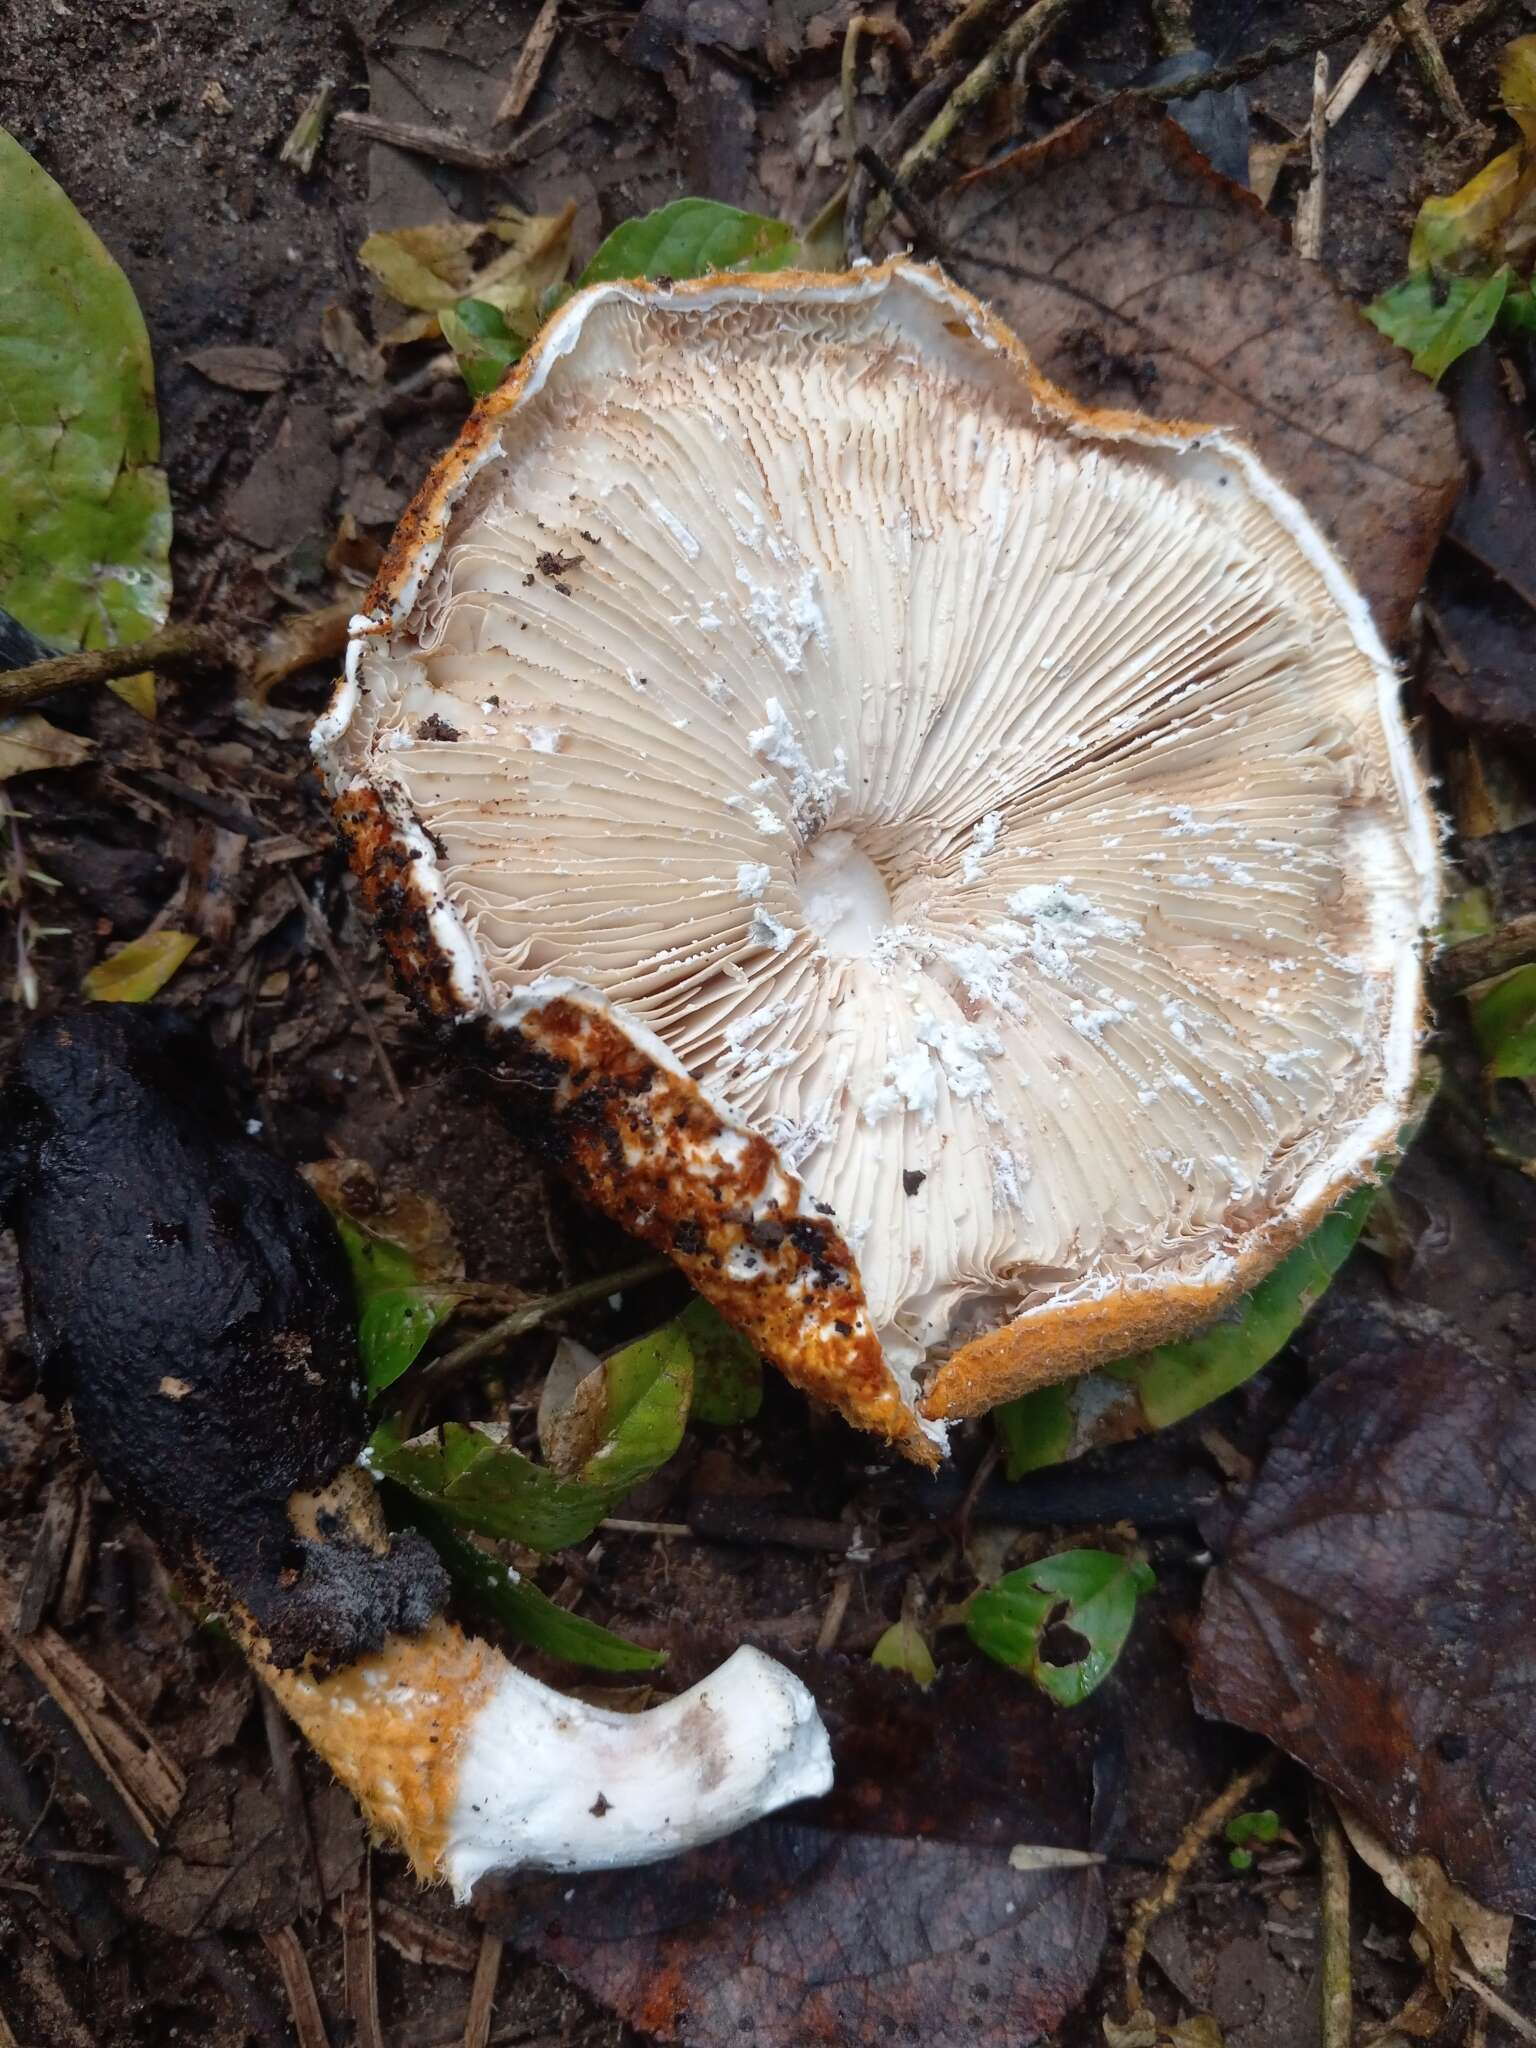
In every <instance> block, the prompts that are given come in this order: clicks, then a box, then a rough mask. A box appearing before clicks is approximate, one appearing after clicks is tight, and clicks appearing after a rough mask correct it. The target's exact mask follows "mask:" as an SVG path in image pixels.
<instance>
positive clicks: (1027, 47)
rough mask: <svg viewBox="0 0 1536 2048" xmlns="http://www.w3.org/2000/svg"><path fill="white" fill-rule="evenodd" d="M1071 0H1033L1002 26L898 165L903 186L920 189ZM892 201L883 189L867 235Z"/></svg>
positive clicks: (874, 230)
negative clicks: (952, 141) (963, 129)
mask: <svg viewBox="0 0 1536 2048" xmlns="http://www.w3.org/2000/svg"><path fill="white" fill-rule="evenodd" d="M1074 4H1075V0H1034V4H1033V6H1030V7H1027V8H1026V9H1025V10H1024V12H1023V13H1022V14H1021V15H1020V16H1019V18H1018V20H1017V21H1014V22H1011V23H1010V24H1009V26H1008V27H1007V28H1005V29H1004V30H1003V32H1002V34H1001V35H1000V36H999V37H998V39H997V41H996V42H995V43H994V44H993V45H992V47H991V49H990V50H988V52H987V54H986V55H985V56H984V57H983V58H982V60H981V62H980V63H979V64H976V65H975V66H973V67H972V69H971V70H970V71H968V72H967V73H966V75H965V77H964V78H963V79H961V81H960V83H959V84H958V85H957V86H956V87H955V89H954V91H953V92H952V93H951V94H950V96H949V98H948V99H947V100H946V101H945V103H944V105H943V106H942V107H941V108H940V109H939V111H938V113H937V114H936V115H935V116H934V118H933V119H932V121H930V122H929V124H928V126H927V127H926V128H925V129H924V131H923V133H922V135H921V136H919V138H918V140H917V141H916V142H915V143H914V144H913V146H912V147H911V149H909V150H908V151H907V153H906V155H905V156H904V157H903V158H902V159H901V161H900V163H898V164H897V166H896V176H897V177H898V178H899V179H900V180H901V182H902V183H903V184H904V185H911V186H914V187H915V188H916V189H917V190H919V191H921V189H922V184H923V178H924V175H925V174H926V173H927V172H929V171H931V170H932V168H933V166H934V165H935V164H937V162H938V160H939V158H940V157H941V156H942V155H943V154H944V151H945V149H946V147H947V146H948V143H949V138H950V137H951V136H952V135H953V134H954V132H955V130H956V129H957V128H958V127H959V126H960V125H961V123H962V122H964V121H966V120H968V119H969V118H970V116H971V115H972V114H973V113H975V112H976V110H977V109H978V108H979V107H980V106H981V105H982V104H983V102H984V101H986V100H989V99H990V98H991V97H992V95H993V93H995V92H996V91H997V89H998V87H999V86H1000V85H1002V84H1003V83H1004V82H1005V81H1006V80H1007V79H1009V78H1011V77H1012V76H1013V74H1014V72H1015V70H1021V69H1022V68H1023V67H1024V66H1025V65H1026V64H1028V62H1029V60H1030V58H1031V57H1032V56H1033V55H1034V53H1035V51H1036V50H1037V49H1038V48H1039V46H1040V44H1041V43H1043V42H1044V41H1045V39H1046V37H1047V36H1049V35H1051V34H1053V33H1054V32H1055V30H1056V29H1057V28H1058V27H1059V26H1060V25H1061V23H1062V22H1063V21H1064V20H1065V18H1066V16H1067V15H1068V14H1069V13H1070V12H1071V10H1072V7H1073V6H1074ZM890 214H891V203H890V201H889V199H887V198H885V195H884V194H882V195H881V198H880V199H877V200H876V201H875V203H874V204H873V205H872V206H871V207H870V209H869V229H868V235H869V239H870V240H871V241H872V240H873V239H874V238H875V236H876V235H878V234H879V233H880V231H881V229H882V228H883V227H884V226H885V223H886V222H887V221H888V220H889V219H890Z"/></svg>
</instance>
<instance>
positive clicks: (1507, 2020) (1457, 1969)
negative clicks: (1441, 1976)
mask: <svg viewBox="0 0 1536 2048" xmlns="http://www.w3.org/2000/svg"><path fill="white" fill-rule="evenodd" d="M1451 1975H1452V1976H1453V1977H1454V1978H1455V1979H1456V1982H1457V1983H1458V1984H1460V1985H1462V1986H1464V1987H1465V1989H1466V1990H1468V1991H1470V1992H1471V1993H1472V1996H1473V1997H1474V1998H1476V1999H1479V2000H1480V2001H1481V2002H1482V2004H1484V2005H1485V2006H1486V2007H1487V2008H1488V2010H1489V2012H1491V2013H1492V2014H1493V2016H1494V2018H1495V2019H1500V2020H1502V2021H1503V2022H1504V2024H1505V2026H1506V2027H1508V2029H1509V2031H1510V2032H1511V2033H1512V2034H1513V2035H1515V2036H1516V2038H1517V2039H1519V2040H1521V2041H1532V2042H1536V2027H1533V2026H1532V2025H1531V2023H1530V2021H1529V2020H1528V2019H1527V2018H1526V2017H1525V2015H1524V2014H1523V2013H1519V2012H1516V2010H1515V2008H1514V2007H1513V2006H1512V2005H1511V2004H1510V2002H1509V2000H1508V1999H1507V1998H1500V1996H1499V1994H1498V1992H1497V1991H1495V1990H1494V1988H1493V1986H1492V1985H1491V1984H1485V1983H1484V1982H1483V1980H1482V1978H1481V1977H1479V1976H1478V1974H1477V1972H1476V1971H1475V1970H1469V1969H1467V1968H1466V1967H1465V1965H1464V1964H1462V1963H1453V1964H1452V1965H1451Z"/></svg>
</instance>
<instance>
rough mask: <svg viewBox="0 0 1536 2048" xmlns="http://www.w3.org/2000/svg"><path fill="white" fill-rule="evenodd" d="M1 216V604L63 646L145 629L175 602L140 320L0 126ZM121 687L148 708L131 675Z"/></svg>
mask: <svg viewBox="0 0 1536 2048" xmlns="http://www.w3.org/2000/svg"><path fill="white" fill-rule="evenodd" d="M0 222H3V223H4V225H3V228H0V391H3V392H4V394H5V403H4V406H3V407H0V605H3V606H4V607H5V609H6V610H7V611H9V612H11V613H13V614H14V615H15V617H16V618H18V619H20V620H21V622H22V624H23V625H25V626H27V627H29V628H30V629H31V630H32V631H33V632H34V633H36V634H38V635H39V636H40V637H41V638H42V639H44V640H47V641H49V642H51V643H52V644H53V645H55V646H57V647H61V648H73V647H113V646H117V645H118V644H120V643H121V642H124V641H133V640H138V639H141V638H142V637H143V636H144V635H145V634H146V633H149V632H152V631H153V630H154V629H155V627H157V626H160V625H162V624H163V623H164V621H165V616H166V613H167V611H168V610H169V608H170V598H171V574H170V544H171V502H170V492H169V489H168V487H167V484H166V480H165V472H164V471H163V470H162V469H160V468H159V466H158V464H159V455H160V425H159V419H158V416H157V414H156V411H155V379H154V365H153V361H152V359H151V356H150V348H149V335H148V333H147V331H146V329H145V326H144V319H143V315H142V314H141V313H140V311H139V308H138V303H137V301H136V300H135V298H134V296H133V290H132V287H131V286H130V285H129V283H128V280H127V278H125V277H124V275H123V273H122V271H121V270H119V268H118V267H117V265H116V263H115V262H114V261H113V260H112V258H111V256H110V255H108V253H107V251H106V249H105V248H104V247H103V246H102V244H101V242H100V240H99V239H98V238H97V236H96V235H95V234H94V233H93V232H92V230H91V229H90V228H89V227H88V226H87V225H86V223H85V221H84V220H83V219H82V218H81V217H80V215H79V213H77V212H76V210H75V208H74V207H73V205H71V203H70V201H69V199H68V197H67V196H66V195H65V193H64V192H63V191H62V190H61V189H60V188H59V186H58V185H56V184H55V183H54V181H53V179H52V178H50V177H49V176H48V174H47V172H46V171H44V170H43V169H42V167H41V166H40V165H39V164H37V163H35V162H34V161H33V160H32V158H31V157H30V156H29V155H28V154H27V152H26V151H25V150H24V149H23V148H22V147H21V145H20V143H19V142H17V141H16V140H15V138H14V137H13V136H11V135H8V134H7V133H6V132H5V130H4V129H0ZM135 685H137V687H136V688H135ZM119 695H122V696H125V697H126V698H127V699H128V701H129V702H131V703H134V704H135V705H136V706H137V708H140V709H144V708H146V707H150V706H152V699H151V698H150V696H149V694H148V693H147V692H146V690H145V688H144V686H143V684H142V683H141V682H139V679H137V678H128V679H127V686H126V687H122V688H120V689H119Z"/></svg>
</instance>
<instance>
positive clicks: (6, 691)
mask: <svg viewBox="0 0 1536 2048" xmlns="http://www.w3.org/2000/svg"><path fill="white" fill-rule="evenodd" d="M242 665H243V657H242V655H241V652H240V650H239V649H238V648H237V647H235V646H234V645H232V643H231V642H230V641H228V640H227V639H226V638H225V637H224V635H223V634H222V633H219V632H215V630H214V629H213V627H211V626H191V625H183V626H162V627H161V628H160V631H159V632H158V633H151V634H150V635H149V636H148V637H147V638H146V639H143V640H135V641H133V642H131V643H130V644H129V645H128V646H126V647H92V648H89V649H87V650H86V651H85V652H83V653H80V654H56V655H53V656H51V657H50V659H49V660H47V661H34V662H31V663H29V664H28V666H27V667H26V668H13V669H10V670H8V671H7V672H6V673H5V674H3V675H0V718H3V717H7V716H9V714H10V713H11V712H13V711H20V710H22V709H23V708H24V707H25V706H26V705H28V704H35V703H36V702H37V701H38V699H39V698H40V697H51V696H52V695H53V694H54V692H55V691H57V690H78V689H80V688H82V687H84V686H86V685H88V684H93V683H114V682H116V681H117V680H118V678H119V677H120V676H136V675H137V674H138V673H139V671H140V669H146V668H154V669H168V670H170V671H171V672H172V673H175V674H208V673H210V672H214V671H217V670H221V669H235V670H237V671H238V670H239V669H240V668H241V667H242Z"/></svg>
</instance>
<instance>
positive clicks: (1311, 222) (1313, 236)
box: [1291, 50, 1328, 263]
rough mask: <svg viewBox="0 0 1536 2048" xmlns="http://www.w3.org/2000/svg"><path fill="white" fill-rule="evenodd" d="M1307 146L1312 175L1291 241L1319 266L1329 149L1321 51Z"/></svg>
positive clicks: (1315, 71)
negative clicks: (1325, 174) (1326, 163)
mask: <svg viewBox="0 0 1536 2048" xmlns="http://www.w3.org/2000/svg"><path fill="white" fill-rule="evenodd" d="M1307 146H1308V150H1309V153H1310V156H1311V161H1312V176H1311V178H1310V179H1309V180H1308V182H1307V189H1306V191H1305V192H1303V193H1302V195H1301V197H1300V199H1299V200H1298V201H1297V202H1296V227H1295V230H1294V232H1293V234H1292V236H1291V242H1292V246H1293V247H1294V249H1295V251H1296V254H1297V255H1298V256H1300V257H1302V258H1304V260H1305V261H1307V262H1308V263H1316V262H1317V261H1318V259H1319V258H1320V257H1321V255H1322V253H1323V192H1324V163H1325V160H1326V151H1327V148H1328V59H1327V58H1326V57H1325V56H1324V55H1323V53H1322V51H1321V50H1319V51H1318V53H1317V60H1316V62H1315V63H1314V64H1313V66H1312V120H1311V125H1310V127H1309V129H1308V133H1307Z"/></svg>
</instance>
